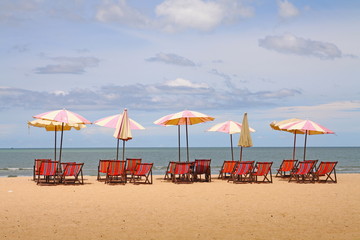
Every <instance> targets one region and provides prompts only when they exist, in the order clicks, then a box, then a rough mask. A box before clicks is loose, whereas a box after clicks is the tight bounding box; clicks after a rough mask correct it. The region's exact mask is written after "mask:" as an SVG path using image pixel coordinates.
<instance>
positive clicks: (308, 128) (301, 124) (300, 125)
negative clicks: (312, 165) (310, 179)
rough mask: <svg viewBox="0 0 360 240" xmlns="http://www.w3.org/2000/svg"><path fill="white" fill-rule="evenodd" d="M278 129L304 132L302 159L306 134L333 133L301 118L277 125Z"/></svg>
mask: <svg viewBox="0 0 360 240" xmlns="http://www.w3.org/2000/svg"><path fill="white" fill-rule="evenodd" d="M279 128H280V129H282V130H286V131H289V132H292V131H299V132H298V133H301V132H303V133H305V143H304V161H305V159H306V143H307V135H318V134H334V132H333V131H331V130H329V129H327V128H325V127H323V126H321V125H320V124H318V123H316V122H313V121H310V120H302V121H298V122H294V123H289V124H284V125H280V126H279Z"/></svg>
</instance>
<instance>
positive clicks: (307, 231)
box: [0, 174, 360, 240]
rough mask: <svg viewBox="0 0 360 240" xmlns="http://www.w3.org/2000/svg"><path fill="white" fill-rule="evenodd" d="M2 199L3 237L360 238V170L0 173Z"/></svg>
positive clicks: (0, 234)
mask: <svg viewBox="0 0 360 240" xmlns="http://www.w3.org/2000/svg"><path fill="white" fill-rule="evenodd" d="M0 203H1V206H0V239H29V240H31V239H36V240H40V239H55V240H56V239H87V240H89V239H115V240H116V239H287V240H288V239H336V240H341V239H346V240H350V239H360V174H338V183H337V184H319V183H316V184H298V183H288V182H286V181H283V180H281V179H274V183H273V184H233V183H227V182H226V181H222V180H218V179H213V181H212V182H211V183H193V184H174V183H171V182H166V181H163V180H162V176H155V177H154V184H153V185H134V184H129V183H128V184H126V185H111V186H110V185H106V184H104V183H102V182H97V181H96V178H95V177H90V176H86V177H85V184H84V185H78V186H74V185H67V186H64V185H57V186H38V185H36V184H35V183H34V182H33V181H31V178H30V177H16V178H0Z"/></svg>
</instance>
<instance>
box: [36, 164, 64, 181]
mask: <svg viewBox="0 0 360 240" xmlns="http://www.w3.org/2000/svg"><path fill="white" fill-rule="evenodd" d="M58 163H59V162H58V161H42V162H41V165H40V169H39V174H38V179H37V183H36V184H39V183H41V182H40V176H44V180H45V181H44V182H45V183H50V182H51V181H52V183H54V184H56V183H57V180H58V179H57V170H58V169H57V168H58Z"/></svg>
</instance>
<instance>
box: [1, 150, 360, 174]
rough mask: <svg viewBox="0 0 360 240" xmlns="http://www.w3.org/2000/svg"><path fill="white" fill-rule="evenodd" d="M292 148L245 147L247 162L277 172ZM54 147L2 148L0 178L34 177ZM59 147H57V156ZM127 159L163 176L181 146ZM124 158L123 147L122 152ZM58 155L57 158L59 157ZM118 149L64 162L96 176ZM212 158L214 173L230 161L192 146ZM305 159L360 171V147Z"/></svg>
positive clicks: (69, 156)
mask: <svg viewBox="0 0 360 240" xmlns="http://www.w3.org/2000/svg"><path fill="white" fill-rule="evenodd" d="M239 154H240V151H239V148H235V149H234V160H239V158H240V155H239ZM292 154H293V148H291V147H251V148H244V149H243V155H242V159H243V160H244V161H259V162H261V161H266V162H267V161H270V162H273V167H272V172H273V173H276V171H275V170H276V168H278V167H279V166H280V164H281V162H282V160H283V159H292ZM54 155H55V151H54V149H52V148H1V149H0V177H18V176H32V174H33V165H34V159H37V158H51V159H54ZM58 155H59V150H57V156H58ZM124 156H125V158H142V161H143V162H149V163H154V168H153V174H154V175H163V174H164V173H165V170H166V168H167V166H168V163H169V162H170V161H178V160H179V150H178V148H176V147H174V148H126V149H125V153H124ZM119 157H120V158H122V149H120V151H119ZM57 158H58V157H57ZM115 158H116V149H115V148H64V149H63V150H62V160H61V161H62V162H82V163H84V167H83V173H84V175H90V176H96V175H97V167H98V163H99V160H100V159H115ZM194 159H211V171H212V174H218V173H219V170H220V168H221V166H222V164H223V162H224V160H231V159H232V156H231V151H230V148H228V147H211V148H210V147H192V148H189V160H190V161H193V160H194ZM296 159H298V160H303V148H301V147H299V148H297V149H296ZM306 159H308V160H310V159H317V160H319V162H320V161H338V164H337V166H336V172H337V173H340V174H341V173H360V147H308V148H307V149H306ZM180 160H181V161H186V160H187V151H186V148H181V150H180Z"/></svg>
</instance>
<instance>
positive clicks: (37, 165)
mask: <svg viewBox="0 0 360 240" xmlns="http://www.w3.org/2000/svg"><path fill="white" fill-rule="evenodd" d="M43 161H45V162H46V161H47V162H50V161H51V159H49V158H46V159H45V158H42V159H40V158H37V159H34V167H33V181H36V179H37V177H38V175H39V173H40V166H41V162H43Z"/></svg>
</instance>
